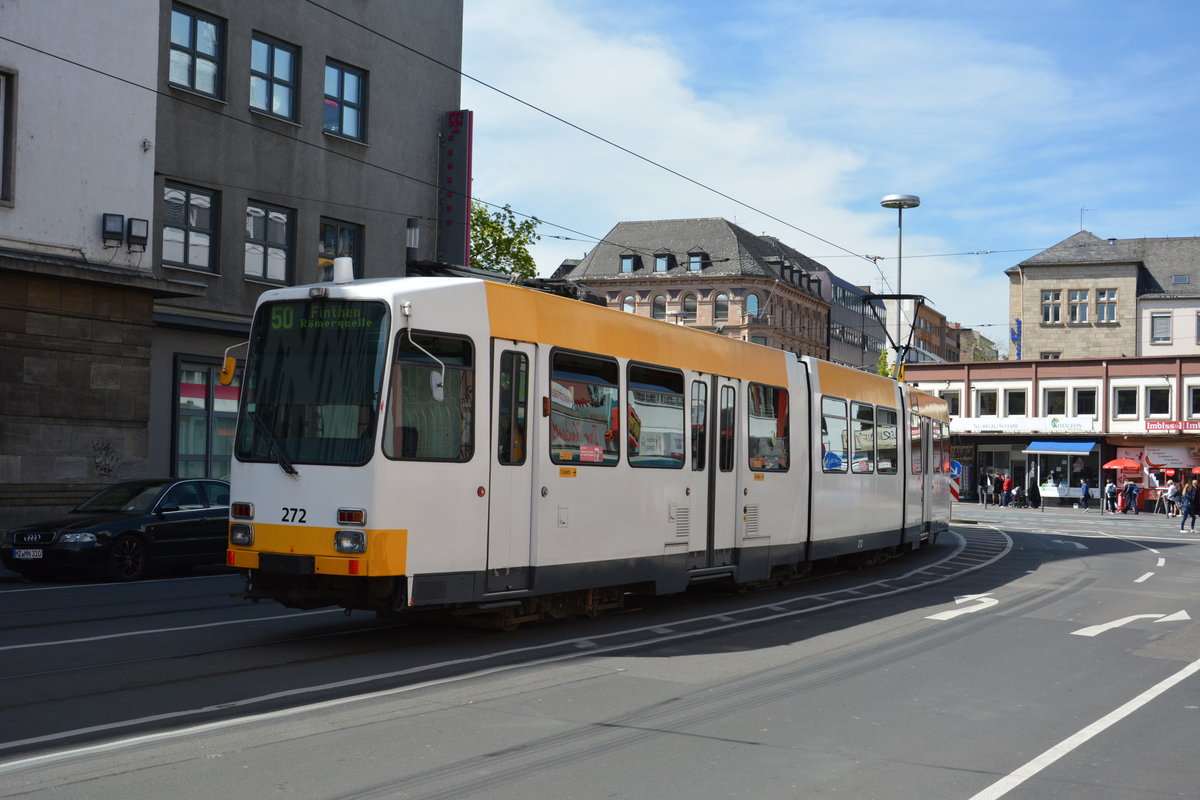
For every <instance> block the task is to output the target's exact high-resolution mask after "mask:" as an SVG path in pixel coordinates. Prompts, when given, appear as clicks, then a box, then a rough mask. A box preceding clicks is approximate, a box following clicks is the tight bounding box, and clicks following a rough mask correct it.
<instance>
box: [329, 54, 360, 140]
mask: <svg viewBox="0 0 1200 800" xmlns="http://www.w3.org/2000/svg"><path fill="white" fill-rule="evenodd" d="M325 130H326V132H328V133H334V134H337V135H338V136H345V137H346V138H347V139H355V140H357V141H360V142H361V141H363V140H365V139H366V138H367V73H365V72H363V71H362V70H360V69H355V68H354V67H350V66H347V65H346V64H339V63H338V62H336V61H326V62H325Z"/></svg>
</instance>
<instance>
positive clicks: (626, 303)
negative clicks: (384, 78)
mask: <svg viewBox="0 0 1200 800" xmlns="http://www.w3.org/2000/svg"><path fill="white" fill-rule="evenodd" d="M634 308H635V306H634V302H633V295H631V294H627V295H625V296H624V297H623V298H621V310H622V311H624V312H625V313H626V314H633V313H634Z"/></svg>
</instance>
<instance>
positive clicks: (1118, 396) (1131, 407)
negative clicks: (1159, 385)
mask: <svg viewBox="0 0 1200 800" xmlns="http://www.w3.org/2000/svg"><path fill="white" fill-rule="evenodd" d="M1137 396H1138V393H1137V389H1136V388H1134V387H1132V386H1120V387H1117V388H1115V389H1113V416H1114V417H1136V416H1137Z"/></svg>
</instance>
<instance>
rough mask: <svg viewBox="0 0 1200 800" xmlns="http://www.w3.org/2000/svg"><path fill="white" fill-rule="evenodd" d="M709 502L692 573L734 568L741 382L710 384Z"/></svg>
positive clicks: (727, 380)
mask: <svg viewBox="0 0 1200 800" xmlns="http://www.w3.org/2000/svg"><path fill="white" fill-rule="evenodd" d="M708 388H709V392H708V404H709V408H708V410H707V412H708V413H707V418H708V430H707V436H706V437H705V438H706V440H707V443H706V448H705V449H706V454H707V457H706V458H705V460H704V467H703V468H704V470H705V471H706V472H707V481H706V483H707V487H706V495H707V497H706V500H707V503H703V504H701V503H697V506H699V507H700V508H698V510H700V511H702V512H703V513H704V514H705V523H706V524H705V526H704V528H703V529H702V530H704V531H705V534H706V537H705V541H704V545H705V546H704V550H703V551H693V552H692V554H691V557H690V558H689V559H688V561H689V563H688V566H689V567H690V568H691V569H706V568H714V567H726V566H730V565H732V564H733V548H734V544H735V542H736V541H737V529H738V495H737V490H738V489H737V481H738V474H739V473H738V469H737V466H738V461H737V443H738V440H739V438H740V437H741V433H740V431H739V430H738V420H739V416H738V414H739V412H738V396H739V395H740V392H741V381H738V380H734V379H730V378H722V377H719V376H714V377H713V378H712V380H711V381H710V382H709V387H708Z"/></svg>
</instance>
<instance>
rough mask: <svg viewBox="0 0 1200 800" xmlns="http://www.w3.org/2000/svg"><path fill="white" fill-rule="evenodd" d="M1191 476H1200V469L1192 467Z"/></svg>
mask: <svg viewBox="0 0 1200 800" xmlns="http://www.w3.org/2000/svg"><path fill="white" fill-rule="evenodd" d="M1192 474H1193V475H1200V467H1192Z"/></svg>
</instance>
